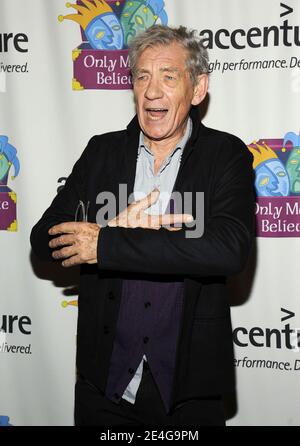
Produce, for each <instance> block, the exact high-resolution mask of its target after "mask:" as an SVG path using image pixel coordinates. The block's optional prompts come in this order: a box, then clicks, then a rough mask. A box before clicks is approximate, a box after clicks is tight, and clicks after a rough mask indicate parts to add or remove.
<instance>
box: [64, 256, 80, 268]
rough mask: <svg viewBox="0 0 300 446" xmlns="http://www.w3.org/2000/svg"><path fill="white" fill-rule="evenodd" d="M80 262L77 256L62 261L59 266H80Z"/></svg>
mask: <svg viewBox="0 0 300 446" xmlns="http://www.w3.org/2000/svg"><path fill="white" fill-rule="evenodd" d="M81 263H83V262H82V260H81V257H80V256H79V255H75V256H72V257H70V258H69V259H66V260H64V261H63V262H62V263H61V264H62V266H64V267H66V268H68V267H70V266H75V265H80V264H81Z"/></svg>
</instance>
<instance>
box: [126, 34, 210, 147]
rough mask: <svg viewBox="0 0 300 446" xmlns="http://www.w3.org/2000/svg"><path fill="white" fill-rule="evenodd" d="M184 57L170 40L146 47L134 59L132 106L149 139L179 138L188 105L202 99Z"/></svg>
mask: <svg viewBox="0 0 300 446" xmlns="http://www.w3.org/2000/svg"><path fill="white" fill-rule="evenodd" d="M186 56H187V54H186V51H185V49H184V48H183V47H182V46H181V45H180V44H178V43H172V44H171V45H169V46H155V47H153V48H147V49H146V50H145V51H144V52H143V53H142V54H141V55H140V57H139V59H138V61H137V70H136V76H135V78H134V95H135V101H136V109H137V115H138V119H139V124H140V126H141V129H142V131H143V133H144V134H145V135H146V137H148V138H149V139H150V140H174V141H175V140H177V139H178V140H179V139H180V138H181V137H182V135H183V134H184V130H185V124H186V120H187V116H188V113H189V110H190V107H191V104H193V105H197V104H199V103H200V102H201V100H202V96H201V98H200V95H199V88H198V87H194V86H193V83H192V81H191V78H190V74H189V72H188V70H187V68H186ZM203 76H205V75H203ZM205 93H206V90H205Z"/></svg>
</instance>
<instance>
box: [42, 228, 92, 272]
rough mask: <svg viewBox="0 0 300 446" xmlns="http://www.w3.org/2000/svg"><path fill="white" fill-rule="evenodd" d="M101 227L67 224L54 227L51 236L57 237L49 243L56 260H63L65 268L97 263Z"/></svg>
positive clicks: (51, 229)
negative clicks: (53, 249)
mask: <svg viewBox="0 0 300 446" xmlns="http://www.w3.org/2000/svg"><path fill="white" fill-rule="evenodd" d="M99 231H100V226H99V225H97V224H96V223H86V222H67V223H60V224H59V225H55V226H52V228H50V229H49V234H50V235H57V237H56V238H54V239H52V240H51V241H50V243H49V246H50V248H59V249H55V251H53V253H52V257H53V258H54V259H66V260H63V262H62V265H63V266H67V267H68V266H74V265H80V264H81V263H89V264H91V263H97V244H98V236H99Z"/></svg>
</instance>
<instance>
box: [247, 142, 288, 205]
mask: <svg viewBox="0 0 300 446" xmlns="http://www.w3.org/2000/svg"><path fill="white" fill-rule="evenodd" d="M248 149H249V150H250V152H251V153H252V154H253V156H254V161H253V168H254V169H255V174H256V177H255V188H256V193H257V195H258V196H260V197H280V196H288V195H289V190H290V182H289V177H288V174H287V171H286V169H285V167H284V165H283V163H282V162H281V161H280V160H279V158H278V157H277V155H276V153H275V152H274V151H273V150H272V149H271V148H270V147H269V146H268V145H267V144H264V145H259V144H256V143H253V144H252V145H249V146H248Z"/></svg>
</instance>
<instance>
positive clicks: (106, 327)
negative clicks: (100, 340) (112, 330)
mask: <svg viewBox="0 0 300 446" xmlns="http://www.w3.org/2000/svg"><path fill="white" fill-rule="evenodd" d="M103 331H104V333H105V334H107V333H109V328H108V326H107V325H104V327H103Z"/></svg>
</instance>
